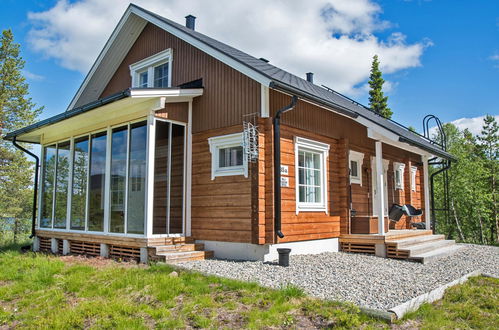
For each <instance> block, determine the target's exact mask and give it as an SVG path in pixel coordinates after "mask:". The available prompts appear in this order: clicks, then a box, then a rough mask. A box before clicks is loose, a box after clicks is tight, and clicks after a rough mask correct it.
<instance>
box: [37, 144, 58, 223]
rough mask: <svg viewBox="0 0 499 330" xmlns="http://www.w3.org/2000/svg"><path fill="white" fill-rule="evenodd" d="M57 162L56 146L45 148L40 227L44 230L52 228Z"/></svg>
mask: <svg viewBox="0 0 499 330" xmlns="http://www.w3.org/2000/svg"><path fill="white" fill-rule="evenodd" d="M55 161H56V148H55V145H54V146H48V147H45V148H44V157H43V182H42V208H41V221H40V227H42V228H51V227H52V201H53V197H54V175H55Z"/></svg>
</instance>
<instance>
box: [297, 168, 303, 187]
mask: <svg viewBox="0 0 499 330" xmlns="http://www.w3.org/2000/svg"><path fill="white" fill-rule="evenodd" d="M298 183H299V184H305V170H304V169H303V168H299V169H298Z"/></svg>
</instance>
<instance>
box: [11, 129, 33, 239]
mask: <svg viewBox="0 0 499 330" xmlns="http://www.w3.org/2000/svg"><path fill="white" fill-rule="evenodd" d="M12 144H14V146H15V147H16V148H17V149H19V150H21V151H22V152H24V153H27V154H28V155H30V156H31V157H33V158H34V159H35V184H34V187H33V190H34V191H33V213H32V215H31V217H32V218H31V235H30V237H29V238H33V237H34V236H35V225H36V200H37V193H38V167H39V166H40V159H39V158H38V156H37V155H35V154H34V153H32V152H31V151H29V150H27V149H25V148H23V147H21V146H20V145H19V144H17V141H16V137H15V136H14V138H13V139H12Z"/></svg>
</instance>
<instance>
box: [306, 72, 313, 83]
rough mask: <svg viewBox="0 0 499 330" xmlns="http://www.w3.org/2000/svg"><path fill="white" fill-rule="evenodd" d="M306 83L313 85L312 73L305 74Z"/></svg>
mask: <svg viewBox="0 0 499 330" xmlns="http://www.w3.org/2000/svg"><path fill="white" fill-rule="evenodd" d="M307 81H308V82H311V83H312V84H313V83H314V73H313V72H307Z"/></svg>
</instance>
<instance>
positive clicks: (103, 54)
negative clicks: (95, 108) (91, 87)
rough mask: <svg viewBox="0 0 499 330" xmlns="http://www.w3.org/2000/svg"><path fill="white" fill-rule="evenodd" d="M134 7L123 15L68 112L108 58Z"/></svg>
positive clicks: (129, 8)
mask: <svg viewBox="0 0 499 330" xmlns="http://www.w3.org/2000/svg"><path fill="white" fill-rule="evenodd" d="M131 9H132V7H128V9H127V11H126V12H125V14H123V17H121V19H120V21H119V22H118V25H116V28H115V29H114V31H113V33H112V34H111V36H110V37H109V39H108V40H107V42H106V44H105V45H104V48H103V49H102V51H101V52H100V54H99V56H98V57H97V59H96V60H95V62H94V64H93V65H92V67H91V68H90V71H89V72H88V74H87V76H86V77H85V80H83V83H82V84H81V86H80V88H78V91H77V92H76V95H75V96H74V97H73V99H72V100H71V103H70V104H69V107H68V110H69V109H73V108H74V107H75V104H76V102H77V101H78V99H79V98H80V96H81V94H82V93H83V91H84V90H85V89H86V87H87V85H88V83H89V81H90V80H91V79H92V76H93V75H94V73H95V71H96V70H97V68H98V67H99V66H100V63H101V62H102V59H103V58H104V57H105V56H106V54H107V52H108V51H109V48H111V45H112V44H113V42H114V40H115V39H116V37H117V36H118V34H119V33H120V31H121V29H122V28H123V26H124V25H125V23H126V22H127V21H128V18H129V17H130V13H131V12H132V10H131Z"/></svg>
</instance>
